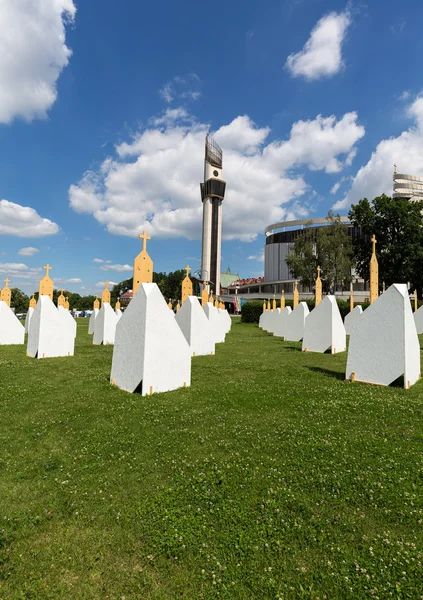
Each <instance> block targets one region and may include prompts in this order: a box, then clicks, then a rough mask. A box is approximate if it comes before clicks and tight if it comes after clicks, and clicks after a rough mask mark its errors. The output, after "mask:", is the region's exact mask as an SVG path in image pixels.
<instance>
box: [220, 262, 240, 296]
mask: <svg viewBox="0 0 423 600" xmlns="http://www.w3.org/2000/svg"><path fill="white" fill-rule="evenodd" d="M239 279H240V277H239V273H232V271H231V268H230V267H228V268H227V270H226V273H221V274H220V292H221V293H222V294H225V293H226V290H227V288H228V286H230V285H231V283H233V282H234V281H238V280H239Z"/></svg>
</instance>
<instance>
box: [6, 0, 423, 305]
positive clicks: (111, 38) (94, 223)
mask: <svg viewBox="0 0 423 600" xmlns="http://www.w3.org/2000/svg"><path fill="white" fill-rule="evenodd" d="M422 30H423V7H422V6H421V2H419V1H418V0H403V1H402V2H398V1H396V0H384V1H383V2H382V1H381V0H373V1H372V2H369V3H368V4H367V5H366V4H365V3H361V2H349V3H345V2H339V1H335V0H279V1H275V0H268V1H267V2H265V3H258V2H256V1H254V2H253V1H250V0H243V1H242V2H241V1H228V2H226V3H224V4H223V5H216V7H215V8H213V5H210V6H208V5H207V4H206V3H203V2H198V1H191V0H188V1H185V2H183V3H175V2H169V1H167V0H162V1H160V2H155V3H145V2H139V0H124V1H123V0H122V1H121V2H116V0H101V2H100V0H90V1H89V2H78V1H77V0H42V1H41V0H19V1H16V2H13V3H9V5H8V6H7V8H5V9H4V10H3V9H2V12H1V14H0V81H1V82H2V88H3V89H2V90H0V148H1V160H0V186H1V187H0V199H1V202H0V234H1V236H2V245H1V248H0V253H1V255H0V276H1V277H2V278H4V277H6V275H7V276H9V278H10V279H11V285H12V286H18V287H21V288H22V289H23V290H24V291H26V292H30V291H33V290H35V289H37V287H38V283H37V282H38V280H39V279H40V276H41V274H40V273H41V272H40V268H41V267H42V266H43V265H44V264H46V263H47V262H48V263H49V264H50V265H52V267H53V270H52V272H51V275H52V278H53V280H54V281H55V284H56V285H57V287H61V286H62V285H63V286H64V287H66V288H68V289H71V290H72V291H75V292H79V293H81V294H85V293H91V292H93V291H98V290H99V289H100V286H101V283H100V282H102V281H104V280H105V279H108V280H110V281H113V282H118V281H121V280H122V279H126V278H127V277H130V276H131V269H132V263H133V258H134V256H135V255H136V254H137V253H138V252H139V250H140V248H141V242H140V240H137V237H136V236H137V234H138V233H140V232H141V231H142V230H143V229H144V228H146V229H147V230H148V231H149V233H150V234H151V237H152V240H151V242H149V252H150V255H151V257H152V258H153V260H154V268H155V270H157V271H172V270H175V269H177V268H182V267H184V266H185V265H186V264H187V263H189V264H190V266H191V267H192V268H193V270H195V269H198V268H199V267H200V254H201V240H200V234H201V201H200V192H199V182H200V181H201V180H202V170H203V144H204V137H205V134H206V133H207V132H208V131H210V132H211V133H212V135H214V136H215V138H216V139H217V141H218V142H219V143H220V145H221V146H222V149H223V152H224V177H225V179H226V180H227V195H226V198H225V201H224V212H223V221H224V225H223V229H224V242H223V247H222V257H223V258H222V270H226V267H227V266H228V265H230V266H231V268H232V271H234V272H239V273H240V274H241V276H242V277H247V276H258V275H260V274H261V273H262V272H263V262H262V260H263V259H262V250H263V244H264V236H263V230H264V228H265V226H266V225H269V224H271V223H273V222H275V221H279V220H283V219H289V218H294V217H298V218H306V217H317V216H324V215H326V214H327V211H328V210H329V209H330V208H331V207H333V206H335V208H336V210H338V211H339V212H340V213H341V214H346V212H347V211H348V207H349V206H350V204H351V202H352V203H354V202H356V201H358V200H359V199H360V198H361V197H363V196H367V197H369V198H371V197H373V196H375V195H377V194H379V193H381V192H387V193H390V192H391V189H392V170H393V164H394V163H396V164H397V165H398V170H399V171H402V172H409V173H412V174H415V175H423V160H422V156H423V97H421V96H420V94H421V92H422V90H423V81H422V71H421V66H420V62H421V61H420V57H421V56H422V50H423V36H422V35H421V31H422ZM94 259H96V260H95V261H94Z"/></svg>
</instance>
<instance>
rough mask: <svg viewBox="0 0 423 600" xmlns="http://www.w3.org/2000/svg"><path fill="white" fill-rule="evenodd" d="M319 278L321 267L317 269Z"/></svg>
mask: <svg viewBox="0 0 423 600" xmlns="http://www.w3.org/2000/svg"><path fill="white" fill-rule="evenodd" d="M317 277H320V267H317Z"/></svg>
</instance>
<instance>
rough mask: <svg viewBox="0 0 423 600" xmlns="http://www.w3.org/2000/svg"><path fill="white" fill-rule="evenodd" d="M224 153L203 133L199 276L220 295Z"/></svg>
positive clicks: (224, 187) (224, 186)
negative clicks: (201, 230)
mask: <svg viewBox="0 0 423 600" xmlns="http://www.w3.org/2000/svg"><path fill="white" fill-rule="evenodd" d="M222 167H223V153H222V150H221V148H220V147H219V146H218V144H217V143H216V142H215V141H214V140H213V138H211V137H210V135H209V134H207V136H206V141H205V159H204V183H202V184H201V199H202V201H203V235H202V256H201V277H202V279H203V280H204V281H209V282H210V283H211V284H212V285H213V287H214V290H215V292H216V295H217V296H218V295H219V294H220V259H221V254H220V250H221V238H222V202H223V199H224V197H225V189H226V182H225V181H224V180H223V179H222Z"/></svg>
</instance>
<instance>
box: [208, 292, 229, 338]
mask: <svg viewBox="0 0 423 600" xmlns="http://www.w3.org/2000/svg"><path fill="white" fill-rule="evenodd" d="M203 310H204V312H205V315H206V317H207V318H208V320H209V323H210V325H211V330H212V335H213V339H214V343H215V344H221V343H223V342H224V341H225V335H226V331H225V327H224V323H223V322H222V319H221V318H220V315H219V311H218V309H217V308H216V307H215V306H213V303H212V302H207V303H206V304H205V305H204V306H203Z"/></svg>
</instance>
